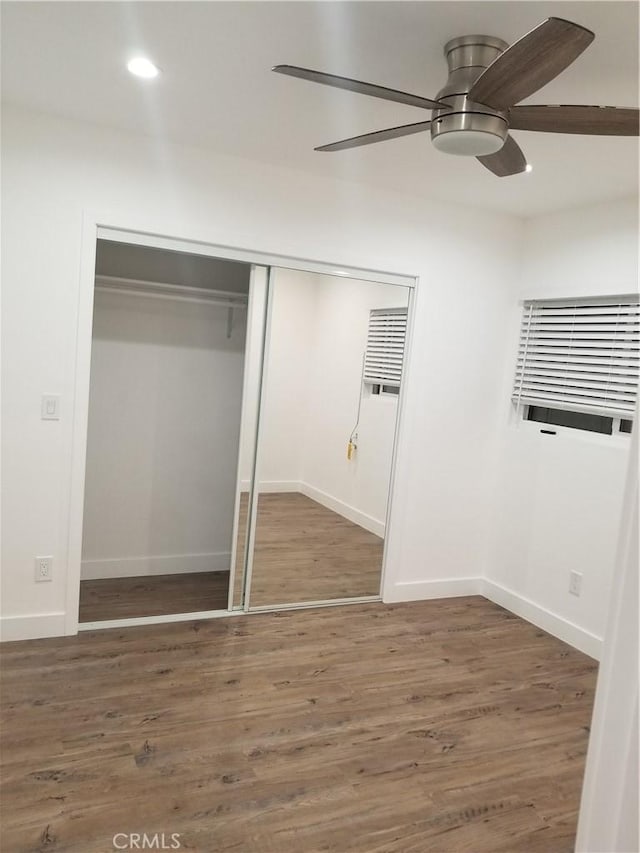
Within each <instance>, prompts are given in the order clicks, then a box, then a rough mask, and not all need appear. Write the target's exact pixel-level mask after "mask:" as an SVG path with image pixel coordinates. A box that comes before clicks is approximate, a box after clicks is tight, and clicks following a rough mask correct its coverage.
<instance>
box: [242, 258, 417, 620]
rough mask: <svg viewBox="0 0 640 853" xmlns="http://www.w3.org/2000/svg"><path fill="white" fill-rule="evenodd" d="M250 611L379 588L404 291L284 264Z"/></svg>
mask: <svg viewBox="0 0 640 853" xmlns="http://www.w3.org/2000/svg"><path fill="white" fill-rule="evenodd" d="M269 298H270V328H269V333H268V337H267V343H266V352H265V363H264V385H263V392H262V399H263V402H262V410H261V416H260V433H259V449H258V470H257V488H258V492H259V496H258V503H257V516H256V525H255V539H254V550H253V556H252V574H251V584H250V606H251V607H264V606H268V605H276V604H284V603H296V602H310V601H327V600H335V599H349V598H358V597H368V596H378V595H379V594H380V583H381V570H382V560H383V550H384V534H385V521H386V514H387V501H388V492H389V484H390V475H391V465H392V455H393V446H394V436H395V429H396V420H397V414H398V400H399V389H400V381H401V371H402V362H403V353H404V339H405V332H406V323H407V305H408V290H407V288H405V287H400V286H394V285H390V284H380V283H375V282H370V281H360V280H356V279H350V278H346V277H338V276H330V275H317V274H311V273H302V272H298V271H292V270H285V269H275V270H273V271H272V278H271V289H270V297H269Z"/></svg>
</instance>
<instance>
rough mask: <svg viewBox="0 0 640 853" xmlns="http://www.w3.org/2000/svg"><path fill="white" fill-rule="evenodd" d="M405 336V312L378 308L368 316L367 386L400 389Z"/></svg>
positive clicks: (365, 371) (365, 377) (365, 365)
mask: <svg viewBox="0 0 640 853" xmlns="http://www.w3.org/2000/svg"><path fill="white" fill-rule="evenodd" d="M406 334H407V309H406V308H375V309H374V310H373V311H371V312H370V313H369V332H368V335H367V349H366V352H365V357H364V381H365V382H368V383H370V384H372V385H392V386H393V387H394V388H399V387H400V379H401V377H402V358H403V355H404V341H405V337H406Z"/></svg>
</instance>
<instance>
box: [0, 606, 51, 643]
mask: <svg viewBox="0 0 640 853" xmlns="http://www.w3.org/2000/svg"><path fill="white" fill-rule="evenodd" d="M65 633H66V631H65V614H64V613H38V614H34V615H32V616H3V617H2V618H1V619H0V640H2V642H3V643H7V642H12V641H14V640H41V639H43V638H44V637H64V635H65Z"/></svg>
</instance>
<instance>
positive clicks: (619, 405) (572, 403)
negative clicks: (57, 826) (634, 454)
mask: <svg viewBox="0 0 640 853" xmlns="http://www.w3.org/2000/svg"><path fill="white" fill-rule="evenodd" d="M638 316H639V309H638V297H637V296H626V297H612V298H610V299H604V298H603V299H584V300H575V301H572V302H569V301H555V300H554V301H549V302H539V301H535V302H525V305H524V312H523V316H522V326H521V329H520V346H519V349H518V360H517V366H516V376H515V382H514V386H513V395H512V399H513V400H514V402H516V403H520V402H523V403H531V404H535V405H542V406H548V407H550V408H555V409H572V410H574V411H580V412H594V413H597V414H600V415H608V416H610V417H628V416H629V415H631V414H633V411H634V409H635V402H636V394H637V389H638V355H639V333H638V332H639V327H638Z"/></svg>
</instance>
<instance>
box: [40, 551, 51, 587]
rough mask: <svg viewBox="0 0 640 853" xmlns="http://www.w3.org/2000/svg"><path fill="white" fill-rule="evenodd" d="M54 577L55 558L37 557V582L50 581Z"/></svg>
mask: <svg viewBox="0 0 640 853" xmlns="http://www.w3.org/2000/svg"><path fill="white" fill-rule="evenodd" d="M52 576H53V557H36V582H37V583H40V582H41V581H50V580H51V578H52Z"/></svg>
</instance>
